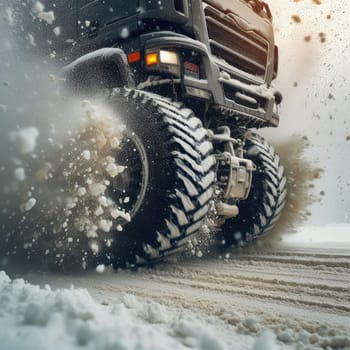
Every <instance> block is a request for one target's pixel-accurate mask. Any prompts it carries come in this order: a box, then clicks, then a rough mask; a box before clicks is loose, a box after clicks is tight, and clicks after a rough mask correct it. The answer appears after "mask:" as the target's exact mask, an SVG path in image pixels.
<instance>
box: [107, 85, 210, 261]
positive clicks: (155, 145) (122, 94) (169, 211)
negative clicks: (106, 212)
mask: <svg viewBox="0 0 350 350" xmlns="http://www.w3.org/2000/svg"><path fill="white" fill-rule="evenodd" d="M107 102H108V104H109V105H110V106H111V107H112V108H113V110H114V111H116V113H117V114H118V115H120V116H122V119H123V122H124V123H125V124H126V132H125V133H124V136H123V139H122V142H121V145H120V149H119V150H118V151H117V154H116V163H117V164H118V165H121V166H123V167H124V169H125V170H124V172H123V173H122V174H120V175H118V176H117V177H116V178H115V180H114V181H112V182H111V184H110V188H109V195H110V197H111V198H115V199H116V200H118V199H120V198H127V201H126V202H127V203H125V201H124V202H123V203H122V208H121V209H123V210H125V211H126V212H127V213H128V214H129V215H130V222H127V221H126V220H125V219H120V218H119V221H117V222H115V226H118V225H120V226H122V231H121V232H119V231H117V230H116V231H115V233H114V240H113V245H112V249H111V251H110V252H107V253H105V254H104V256H103V257H100V259H102V260H103V259H106V258H107V259H108V260H109V261H110V262H112V263H113V265H114V267H123V266H130V265H131V266H133V265H142V264H146V263H149V262H155V261H157V260H159V259H162V258H163V257H164V256H167V255H169V254H171V253H174V252H175V251H177V250H181V249H183V248H184V245H185V243H186V241H187V240H188V237H189V236H191V235H193V234H195V233H196V232H197V231H198V230H199V229H200V227H201V226H202V225H203V222H204V219H205V218H206V215H207V212H208V209H209V202H210V200H211V198H212V194H213V183H214V180H215V172H214V167H215V162H216V161H215V157H214V156H213V155H212V145H211V143H210V142H209V141H208V140H207V133H206V130H205V129H204V128H203V126H202V123H201V121H200V120H199V119H198V118H196V117H195V116H194V115H193V113H192V112H191V111H190V110H189V109H185V108H182V107H181V105H180V104H175V103H172V102H170V101H168V100H166V99H164V98H161V97H159V96H158V95H154V94H150V93H145V92H141V91H136V90H124V89H123V90H118V89H116V90H114V91H113V93H112V94H111V96H110V97H109V98H108V101H107ZM120 226H119V227H120Z"/></svg>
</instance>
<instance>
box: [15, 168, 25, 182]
mask: <svg viewBox="0 0 350 350" xmlns="http://www.w3.org/2000/svg"><path fill="white" fill-rule="evenodd" d="M14 174H15V178H16V179H17V180H18V181H24V180H25V179H26V173H25V171H24V169H23V168H17V169H15V172H14Z"/></svg>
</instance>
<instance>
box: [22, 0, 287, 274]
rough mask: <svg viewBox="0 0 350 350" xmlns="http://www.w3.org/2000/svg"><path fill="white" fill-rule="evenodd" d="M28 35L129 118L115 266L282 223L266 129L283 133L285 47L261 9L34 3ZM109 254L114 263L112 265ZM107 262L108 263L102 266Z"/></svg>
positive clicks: (229, 241) (195, 0)
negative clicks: (281, 49)
mask: <svg viewBox="0 0 350 350" xmlns="http://www.w3.org/2000/svg"><path fill="white" fill-rule="evenodd" d="M25 4H26V6H25V8H26V11H27V12H29V13H30V16H27V19H26V20H24V22H23V23H24V24H23V27H24V28H30V29H28V33H31V35H32V36H33V37H34V38H35V41H36V50H38V51H40V52H41V54H43V53H44V54H45V55H50V56H51V57H52V58H53V57H54V59H55V61H56V62H57V64H59V65H60V67H62V74H63V75H64V77H65V80H66V82H67V84H69V86H70V88H71V89H73V90H74V91H75V92H77V93H78V94H83V95H88V96H97V95H100V93H101V92H103V96H104V99H105V103H106V104H108V105H109V106H110V107H111V109H112V110H115V111H116V113H117V112H118V114H119V115H122V117H123V122H124V123H125V124H126V129H125V133H124V136H123V140H122V142H121V145H120V148H119V150H118V151H117V152H116V155H115V157H116V161H117V163H118V164H119V165H122V166H124V168H125V171H124V172H123V173H122V174H121V175H119V176H118V177H117V178H116V179H114V180H113V181H111V183H110V188H109V195H110V196H111V198H113V197H115V198H118V197H119V196H120V195H122V194H123V195H124V196H125V195H127V197H128V199H129V200H128V203H124V204H123V208H122V209H123V210H125V211H127V212H128V213H129V214H130V218H131V220H125V219H122V218H118V219H117V220H116V221H117V222H116V223H115V225H116V226H117V225H119V226H122V228H123V230H122V232H117V231H116V232H115V239H114V241H113V245H112V247H111V248H110V250H109V253H108V259H109V261H110V262H111V263H112V264H113V265H114V266H115V267H117V266H125V265H128V266H130V265H142V264H149V263H154V262H157V261H159V260H162V259H163V258H164V257H167V256H168V255H170V254H174V253H175V252H178V251H183V250H184V249H185V248H186V247H187V246H188V245H190V244H191V243H189V242H191V241H193V240H194V238H195V237H196V235H197V234H198V233H199V232H200V231H201V230H203V227H205V226H206V227H209V229H210V231H211V232H213V235H215V236H216V237H217V238H218V239H219V241H220V242H222V244H223V246H232V245H234V246H242V245H245V244H246V243H247V242H249V241H253V240H255V239H258V238H260V237H261V236H262V235H264V234H265V233H266V232H268V231H269V230H271V228H272V227H273V226H274V224H275V223H276V222H277V220H278V219H279V217H280V216H281V214H282V210H283V207H284V205H285V201H286V194H287V180H286V176H285V172H284V168H283V166H282V164H281V161H280V158H279V156H278V155H277V154H276V152H275V150H274V148H273V146H272V145H271V144H270V143H269V142H268V141H267V140H265V139H264V138H263V137H262V136H260V135H259V134H258V130H259V129H261V128H267V127H277V126H278V124H279V119H280V117H279V107H280V104H281V101H282V95H281V93H280V92H279V91H278V90H277V89H276V88H275V87H274V85H273V80H274V79H275V78H276V76H277V73H278V47H277V45H276V44H275V40H274V30H273V18H272V14H271V11H270V8H269V6H268V5H267V4H266V3H265V2H263V1H261V0H128V1H125V0H97V1H96V0H60V1H58V2H56V3H53V2H52V1H49V0H42V1H41V2H38V1H32V0H26V1H25ZM105 256H107V255H105ZM98 259H99V260H100V261H103V259H104V257H103V256H102V255H101V256H100V257H99V258H98Z"/></svg>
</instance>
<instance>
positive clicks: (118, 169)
mask: <svg viewBox="0 0 350 350" xmlns="http://www.w3.org/2000/svg"><path fill="white" fill-rule="evenodd" d="M124 169H125V168H124V167H123V166H117V165H115V164H113V163H111V164H108V166H107V167H106V171H107V173H108V174H109V175H110V177H112V178H114V177H116V176H117V175H118V174H120V173H122V172H123V171H124Z"/></svg>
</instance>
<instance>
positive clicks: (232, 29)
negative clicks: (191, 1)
mask: <svg viewBox="0 0 350 350" xmlns="http://www.w3.org/2000/svg"><path fill="white" fill-rule="evenodd" d="M204 11H205V19H206V23H207V28H208V36H209V43H210V47H211V51H212V54H213V55H214V56H217V57H219V58H221V59H223V60H225V61H226V63H228V64H229V65H231V66H233V67H235V68H237V69H239V70H241V71H243V72H246V73H249V74H251V75H254V76H258V77H260V78H265V73H266V66H267V58H268V43H267V42H266V41H265V40H264V39H263V38H262V37H260V36H259V35H258V34H257V33H255V32H253V31H247V32H245V31H243V30H242V29H241V28H240V27H239V26H238V25H237V24H236V22H235V20H234V19H233V16H232V15H230V14H225V13H223V12H220V11H218V10H216V9H214V8H213V7H211V6H206V7H205V9H204Z"/></svg>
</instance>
